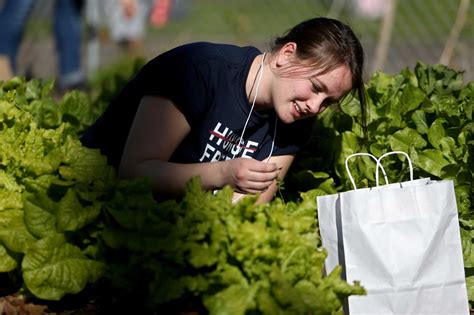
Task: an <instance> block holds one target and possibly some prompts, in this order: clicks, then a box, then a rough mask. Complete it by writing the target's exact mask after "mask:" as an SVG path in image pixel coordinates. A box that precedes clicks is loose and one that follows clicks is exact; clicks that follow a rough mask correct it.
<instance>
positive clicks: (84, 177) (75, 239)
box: [0, 79, 364, 314]
mask: <svg viewBox="0 0 474 315" xmlns="http://www.w3.org/2000/svg"><path fill="white" fill-rule="evenodd" d="M49 84H50V83H49V82H46V83H42V82H40V81H36V80H33V81H28V82H26V81H23V80H21V79H15V81H9V82H7V83H4V85H0V91H1V92H0V146H1V147H0V272H4V273H7V272H8V273H10V274H19V275H20V279H21V285H22V288H21V291H22V292H24V293H25V294H26V295H28V296H33V297H35V298H39V299H41V300H50V301H58V300H62V299H64V298H65V297H67V296H69V295H76V294H80V293H82V292H84V291H85V290H86V288H88V287H97V288H99V289H98V291H100V294H99V297H97V296H94V297H91V299H95V300H97V301H99V302H98V303H99V304H100V307H103V308H104V309H107V310H109V311H112V310H117V312H118V311H122V312H123V311H124V310H126V309H127V307H128V303H127V301H129V300H130V298H133V300H134V303H133V310H131V311H135V312H137V311H138V312H144V313H147V312H153V311H163V312H167V311H170V312H173V311H182V310H183V309H187V308H190V310H199V309H202V310H205V311H204V312H206V313H210V314H247V313H249V312H253V313H255V314H308V313H312V314H332V313H334V312H337V311H340V310H341V305H342V301H343V300H344V298H346V297H347V296H349V295H352V294H363V293H364V290H363V288H362V287H361V286H360V285H359V284H358V283H354V284H348V283H346V282H345V281H343V280H342V279H341V278H340V272H341V270H340V268H336V269H335V270H333V271H332V272H331V273H330V274H329V275H325V274H324V267H323V266H324V259H325V257H326V254H325V251H324V249H322V248H321V245H320V241H319V236H318V233H317V225H316V219H315V218H316V207H315V196H316V193H315V192H311V193H307V194H302V195H301V198H302V200H301V202H298V203H294V202H288V203H283V202H282V201H281V200H280V199H276V200H275V201H273V202H272V203H269V204H266V205H260V206H257V205H255V198H252V197H249V198H246V199H244V200H242V202H240V203H238V204H232V202H231V195H232V191H231V189H230V188H226V189H224V190H222V191H221V192H220V193H218V194H217V195H213V194H211V193H209V192H205V191H203V190H202V189H201V187H200V182H199V180H198V179H197V178H195V179H193V180H192V181H190V182H189V184H188V188H187V192H186V195H185V197H184V198H183V200H181V201H174V200H169V201H165V202H162V203H158V202H156V201H155V199H154V198H153V194H152V191H151V186H150V184H149V182H148V181H147V180H146V179H137V180H134V181H126V180H121V179H119V178H117V177H116V175H115V172H114V170H113V168H112V167H111V166H109V165H107V161H106V158H105V157H104V156H102V155H101V154H100V153H99V151H98V150H92V149H88V148H85V147H83V146H82V145H81V144H80V142H79V140H78V139H77V134H80V132H81V130H83V128H84V127H85V126H86V125H87V124H88V121H89V120H88V119H89V118H90V117H91V116H90V115H89V114H90V112H88V109H87V108H86V109H84V108H82V106H85V107H87V106H90V102H88V101H84V102H82V101H80V100H84V98H83V97H84V95H82V96H81V94H76V92H73V93H72V94H69V95H66V96H65V98H64V99H63V100H62V101H60V102H59V103H56V102H55V101H54V100H53V99H52V98H51V97H50V96H49V94H48V92H49V91H50V89H51V86H50V85H49ZM77 93H79V92H77ZM74 95H76V96H78V97H77V98H73V96H74ZM68 102H71V103H68ZM74 102H77V103H76V105H77V108H75V107H74V106H73V105H74V104H73V103H74ZM61 104H62V105H61ZM65 104H68V105H67V106H66V105H65ZM83 110H85V112H82V111H83ZM69 116H71V117H75V118H71V117H69ZM96 292H97V290H96ZM137 305H138V308H137Z"/></svg>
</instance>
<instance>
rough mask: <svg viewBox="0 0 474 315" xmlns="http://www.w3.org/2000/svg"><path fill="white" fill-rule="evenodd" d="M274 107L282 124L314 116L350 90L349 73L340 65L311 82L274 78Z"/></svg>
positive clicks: (317, 76)
mask: <svg viewBox="0 0 474 315" xmlns="http://www.w3.org/2000/svg"><path fill="white" fill-rule="evenodd" d="M276 81H277V82H275V83H274V85H273V93H272V95H273V106H274V109H275V111H276V113H277V115H278V117H279V118H280V120H282V121H283V122H284V123H287V124H289V123H292V122H294V121H296V120H300V119H304V118H308V117H313V116H315V115H317V114H319V113H321V112H322V111H324V110H325V109H326V108H327V107H328V106H330V105H331V104H335V103H337V102H338V101H339V100H340V99H341V98H342V97H343V96H344V95H346V94H347V93H348V92H349V91H350V90H351V89H352V80H351V73H350V71H349V69H348V68H347V67H346V66H340V67H338V68H336V69H334V70H332V71H329V72H327V73H325V74H321V75H316V76H314V77H312V78H310V79H307V78H305V79H293V78H281V77H279V78H277V79H276Z"/></svg>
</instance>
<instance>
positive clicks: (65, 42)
mask: <svg viewBox="0 0 474 315" xmlns="http://www.w3.org/2000/svg"><path fill="white" fill-rule="evenodd" d="M54 34H55V38H56V49H57V52H58V58H59V85H60V87H61V88H70V87H74V86H77V85H80V84H82V83H83V82H84V74H83V71H82V68H81V47H82V16H81V11H80V9H79V7H78V6H77V1H75V0H56V7H55V12H54Z"/></svg>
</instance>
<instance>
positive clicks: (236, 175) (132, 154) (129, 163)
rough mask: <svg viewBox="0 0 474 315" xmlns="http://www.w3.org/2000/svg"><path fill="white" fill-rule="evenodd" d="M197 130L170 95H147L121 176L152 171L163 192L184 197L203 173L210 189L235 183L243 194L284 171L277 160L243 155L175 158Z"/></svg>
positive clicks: (127, 147)
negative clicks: (214, 159)
mask: <svg viewBox="0 0 474 315" xmlns="http://www.w3.org/2000/svg"><path fill="white" fill-rule="evenodd" d="M190 131H191V127H190V125H189V123H188V122H187V121H186V118H185V116H184V115H183V113H182V112H181V111H179V109H178V108H177V107H176V106H175V105H174V104H173V103H172V102H171V101H170V100H168V99H165V98H161V97H155V96H145V97H144V98H143V99H142V102H141V103H140V106H139V108H138V110H137V113H136V116H135V118H134V121H133V124H132V127H131V129H130V133H129V136H128V139H127V142H126V144H125V148H124V152H123V155H122V160H121V163H120V167H119V175H120V176H121V177H124V178H131V177H140V176H146V177H149V178H151V180H152V185H153V189H154V191H155V192H157V193H159V194H164V195H169V196H179V195H181V194H182V193H183V191H184V189H185V186H186V183H187V181H188V180H189V179H190V178H191V177H193V176H199V177H200V178H201V183H202V186H203V188H204V189H219V188H222V187H224V186H225V185H231V186H232V187H233V188H234V189H235V190H236V191H238V192H241V193H251V194H257V193H262V192H263V191H265V190H267V189H268V187H269V186H270V185H271V184H272V183H273V181H274V180H275V178H276V177H277V176H278V173H279V170H278V166H277V165H276V164H275V163H272V162H270V163H265V162H261V161H257V160H254V159H247V158H238V159H233V160H226V161H221V162H212V163H210V162H209V163H193V164H179V163H171V162H169V159H170V158H171V156H172V154H173V152H174V151H175V150H176V148H177V147H178V145H179V144H180V143H181V141H183V139H184V138H185V137H186V135H187V134H188V133H189V132H190Z"/></svg>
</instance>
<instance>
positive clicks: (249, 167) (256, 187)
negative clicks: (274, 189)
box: [223, 158, 280, 194]
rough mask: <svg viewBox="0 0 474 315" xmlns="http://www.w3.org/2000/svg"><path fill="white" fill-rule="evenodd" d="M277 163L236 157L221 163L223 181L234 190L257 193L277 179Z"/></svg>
mask: <svg viewBox="0 0 474 315" xmlns="http://www.w3.org/2000/svg"><path fill="white" fill-rule="evenodd" d="M279 170H280V169H279V168H278V165H277V164H275V163H266V162H262V161H258V160H255V159H249V158H238V159H233V160H228V161H225V162H224V163H223V174H224V182H225V183H226V184H228V185H230V186H232V187H233V188H234V190H235V191H236V192H239V193H244V194H259V193H262V192H264V191H266V190H267V189H268V188H269V187H270V185H271V184H272V183H273V182H274V181H275V180H276V179H277V177H278V173H279Z"/></svg>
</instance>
